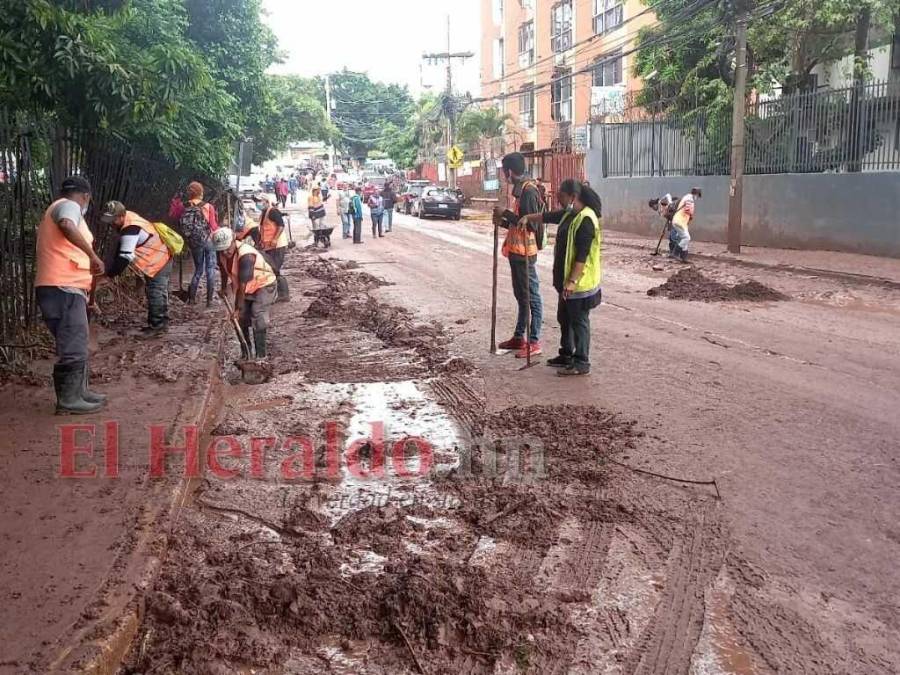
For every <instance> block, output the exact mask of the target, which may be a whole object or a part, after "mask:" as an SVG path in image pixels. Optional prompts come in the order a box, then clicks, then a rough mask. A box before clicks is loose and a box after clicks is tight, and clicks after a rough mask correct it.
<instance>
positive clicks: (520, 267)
mask: <svg viewBox="0 0 900 675" xmlns="http://www.w3.org/2000/svg"><path fill="white" fill-rule="evenodd" d="M509 267H510V270H511V271H512V284H513V295H515V296H516V302H518V303H519V314H518V318H517V320H516V332H515V337H518V338H523V337H525V331H526V330H527V328H528V310H529V303H528V301H529V300H530V302H531V334H530V335H529V337H528V341H529V342H539V341H540V339H541V324H542V323H543V320H544V303H543V301H542V300H541V282H540V280H539V279H538V274H537V256H535V257H534V258H532V259H531V261H530V263H529V264H528V276H527V277H526V272H525V258H523V257H521V256H512V255H511V256H510V257H509ZM526 279H527V281H526ZM526 284H527V285H526ZM526 290H527V293H526ZM526 295H529V296H530V297H529V298H527V299H526Z"/></svg>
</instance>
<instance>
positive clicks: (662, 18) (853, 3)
mask: <svg viewBox="0 0 900 675" xmlns="http://www.w3.org/2000/svg"><path fill="white" fill-rule="evenodd" d="M653 5H654V9H655V12H656V14H657V17H658V19H659V23H658V24H656V25H654V26H651V27H648V28H645V29H643V30H642V31H641V33H640V35H639V38H638V52H637V55H636V58H635V63H634V72H635V74H636V75H639V76H641V77H643V78H644V79H645V80H646V82H647V85H646V87H645V88H644V89H643V90H642V91H641V93H640V95H639V97H638V103H640V104H642V105H645V106H648V107H651V108H654V109H660V110H672V109H678V110H688V111H690V110H698V109H706V110H709V111H717V110H721V109H723V108H725V107H727V106H729V105H730V102H731V90H732V87H733V83H734V64H735V40H734V25H735V19H736V17H735V3H734V2H731V1H728V0H714V1H712V2H707V3H705V4H702V5H701V6H700V7H699V8H698V7H697V2H696V0H658V1H656V2H654V3H653ZM747 6H748V9H749V11H750V17H751V20H750V23H749V31H748V61H749V64H750V86H751V87H752V88H753V89H755V90H757V91H769V90H771V89H772V88H773V87H775V86H781V87H783V88H784V89H785V91H792V90H797V89H805V88H807V87H808V86H810V83H811V77H810V75H811V72H812V70H813V68H814V67H815V66H816V65H818V64H820V63H827V62H831V61H835V60H837V59H840V58H842V57H844V56H847V55H849V54H852V53H853V51H854V32H855V30H856V26H857V21H858V19H859V17H860V15H861V13H862V12H863V11H864V10H865V11H869V12H870V13H871V31H872V34H873V35H881V34H885V35H889V34H890V33H891V32H892V30H893V16H894V15H896V14H897V13H900V0H785V1H784V2H783V3H778V4H775V3H773V2H770V1H767V0H757V1H755V2H751V1H749V0H748V2H747ZM860 67H861V68H862V69H863V70H864V69H865V64H860Z"/></svg>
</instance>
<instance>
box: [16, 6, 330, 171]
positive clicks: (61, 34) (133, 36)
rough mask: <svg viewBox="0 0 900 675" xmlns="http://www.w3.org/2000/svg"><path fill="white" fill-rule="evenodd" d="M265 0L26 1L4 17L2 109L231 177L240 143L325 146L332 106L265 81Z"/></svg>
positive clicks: (268, 148) (293, 87) (258, 149)
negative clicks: (309, 141)
mask: <svg viewBox="0 0 900 675" xmlns="http://www.w3.org/2000/svg"><path fill="white" fill-rule="evenodd" d="M260 13H261V3H260V0H118V1H117V0H17V1H16V2H5V3H4V9H3V12H2V13H0V106H3V107H5V108H7V109H14V110H24V111H28V112H31V113H32V114H42V113H43V114H51V115H55V116H56V117H57V118H58V119H59V120H60V121H61V122H62V123H64V124H69V125H73V126H81V127H85V128H96V129H102V130H107V131H108V132H109V133H111V134H114V135H116V136H119V137H121V138H125V139H127V140H129V141H132V142H135V143H138V144H141V145H142V146H145V147H147V148H148V149H150V150H152V151H155V152H158V153H159V154H161V155H163V156H165V157H169V158H171V159H172V160H174V161H176V162H177V163H179V164H182V165H186V166H190V167H192V168H194V169H197V170H201V171H204V172H207V173H209V174H213V175H216V174H222V173H224V171H225V169H226V168H227V166H228V163H229V160H230V159H231V155H232V145H233V142H234V141H235V140H237V139H239V138H241V137H252V138H253V139H254V141H255V157H254V159H256V160H257V161H260V160H263V159H267V158H268V157H270V156H271V155H272V154H273V152H274V151H275V150H276V149H279V146H283V145H284V143H285V138H290V137H292V138H290V140H301V139H304V138H307V137H308V138H316V137H318V138H327V136H328V134H329V133H330V128H329V127H328V125H327V124H326V123H325V122H324V106H323V105H322V102H321V100H320V99H318V98H316V97H315V96H313V95H311V94H310V90H309V89H308V88H307V87H304V86H301V85H300V84H299V83H295V82H291V83H285V82H282V81H277V80H274V79H272V78H270V77H269V76H267V75H266V70H267V69H268V67H269V66H270V65H271V64H272V63H273V62H275V60H276V59H277V54H278V52H277V44H276V41H275V38H274V35H273V34H272V32H271V31H270V30H269V29H268V27H266V26H265V24H264V23H263V21H262V19H261V14H260Z"/></svg>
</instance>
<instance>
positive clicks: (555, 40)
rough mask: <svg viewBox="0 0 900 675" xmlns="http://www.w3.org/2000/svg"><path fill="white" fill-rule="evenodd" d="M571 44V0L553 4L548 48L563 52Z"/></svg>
mask: <svg viewBox="0 0 900 675" xmlns="http://www.w3.org/2000/svg"><path fill="white" fill-rule="evenodd" d="M571 46H572V0H564V2H560V3H557V4H555V5H553V9H552V10H551V14H550V49H551V51H553V52H564V51H566V50H567V49H569V48H570V47H571Z"/></svg>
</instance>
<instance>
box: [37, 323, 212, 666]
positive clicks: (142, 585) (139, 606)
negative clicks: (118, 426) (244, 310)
mask: <svg viewBox="0 0 900 675" xmlns="http://www.w3.org/2000/svg"><path fill="white" fill-rule="evenodd" d="M221 328H222V322H221V321H219V320H214V321H213V322H212V323H211V325H210V328H209V331H208V332H207V336H209V337H210V340H209V341H210V342H211V343H213V344H214V345H215V347H214V351H213V354H212V356H211V359H210V360H211V364H210V367H209V369H208V370H207V371H206V374H205V375H204V377H203V378H202V380H199V381H198V384H199V385H200V387H199V388H200V391H202V392H203V394H202V395H203V400H202V403H201V404H200V406H199V408H198V409H197V410H196V412H195V413H194V414H191V413H188V415H190V417H189V418H188V419H182V416H181V415H179V416H178V417H177V418H176V419H175V420H173V422H172V426H171V427H170V432H171V431H172V430H174V429H178V428H183V427H184V426H189V425H196V426H197V427H198V428H199V429H201V431H202V430H204V429H206V428H208V425H209V422H210V420H211V419H212V417H213V415H215V412H216V402H217V400H218V399H219V398H220V396H219V395H218V394H219V391H220V389H221V387H222V382H221V379H220V376H219V372H220V369H221V365H222V360H223V356H224V347H225V332H224V330H222V329H221ZM216 333H218V336H216ZM186 400H187V399H186ZM202 440H203V439H202V438H201V439H199V441H198V442H200V443H201V445H202ZM195 481H196V479H182V480H180V481H179V482H178V483H177V485H176V486H175V489H174V490H171V494H169V495H162V499H160V502H159V508H158V510H157V511H156V512H155V513H153V514H152V515H153V516H155V518H153V523H154V526H153V527H151V528H147V531H146V534H145V535H144V536H142V537H141V539H140V540H139V542H138V543H137V545H136V546H135V547H134V549H133V550H131V551H130V552H129V554H128V556H127V557H126V561H127V563H128V564H130V563H135V564H138V565H140V566H141V567H142V569H141V568H139V570H138V574H137V576H138V578H139V582H138V583H135V584H132V585H131V587H130V588H127V589H119V590H123V591H124V592H125V593H127V598H126V599H125V600H124V602H122V601H120V602H117V603H116V607H115V608H114V609H112V610H110V611H109V612H107V613H105V614H102V615H101V616H100V617H98V618H97V619H96V620H94V621H91V622H89V623H88V624H87V625H86V626H84V627H81V628H79V629H78V630H77V633H76V635H75V636H74V641H73V642H71V643H70V644H69V645H67V646H64V647H62V649H61V650H60V651H59V652H58V653H57V654H56V656H55V657H54V659H53V661H52V662H51V663H50V665H49V667H48V670H47V672H49V673H85V674H89V675H115V673H117V672H118V671H119V669H120V667H121V665H122V662H123V661H124V659H125V657H126V656H127V655H128V653H129V651H130V650H131V648H132V646H133V644H134V640H135V638H136V637H137V636H138V630H139V629H140V625H141V621H142V619H143V615H144V602H143V598H144V594H145V592H146V591H147V589H149V588H150V587H152V585H153V583H154V581H155V579H156V577H157V574H158V573H159V571H160V569H161V567H162V563H163V561H164V560H165V557H166V553H167V549H168V536H167V535H168V532H169V531H171V528H172V526H173V525H174V523H175V520H176V518H177V515H178V512H179V509H180V508H181V506H182V505H183V503H184V500H185V498H186V497H187V495H188V494H189V493H190V492H191V490H192V489H193V484H194V483H195ZM165 487H168V486H160V487H159V489H160V490H163V489H165ZM160 541H161V546H158V544H159V543H160ZM155 546H158V548H156V549H155V550H154V547H155ZM101 588H102V587H101ZM113 592H114V589H110V593H109V594H113ZM99 595H100V599H102V600H103V601H104V603H105V596H106V595H107V593H105V592H104V591H101V592H100V594H99ZM123 608H124V611H123Z"/></svg>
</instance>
